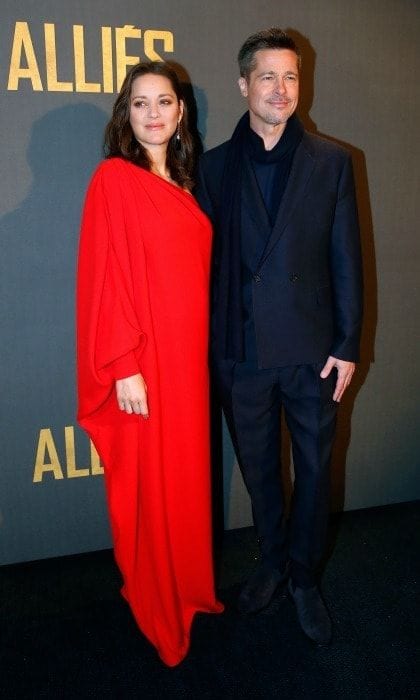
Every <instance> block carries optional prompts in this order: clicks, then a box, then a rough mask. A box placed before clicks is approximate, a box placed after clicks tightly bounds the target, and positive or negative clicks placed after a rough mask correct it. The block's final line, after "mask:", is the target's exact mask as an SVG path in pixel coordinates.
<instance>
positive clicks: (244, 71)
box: [238, 27, 302, 80]
mask: <svg viewBox="0 0 420 700" xmlns="http://www.w3.org/2000/svg"><path fill="white" fill-rule="evenodd" d="M264 49H289V50H290V51H294V52H295V54H296V56H297V59H298V68H299V69H300V65H301V60H302V59H301V55H300V51H299V49H298V47H297V46H296V44H295V42H294V41H293V39H292V37H290V36H289V35H288V34H286V32H284V31H283V30H282V29H280V28H279V27H271V28H270V29H263V30H262V31H261V32H257V33H256V34H252V36H250V37H248V39H247V40H246V41H245V42H244V43H243V44H242V46H241V48H240V49H239V53H238V63H239V72H240V74H241V76H242V77H243V78H246V79H247V80H248V78H249V76H250V74H251V73H252V71H253V70H254V68H255V66H256V63H257V62H256V59H255V54H256V52H257V51H262V50H264Z"/></svg>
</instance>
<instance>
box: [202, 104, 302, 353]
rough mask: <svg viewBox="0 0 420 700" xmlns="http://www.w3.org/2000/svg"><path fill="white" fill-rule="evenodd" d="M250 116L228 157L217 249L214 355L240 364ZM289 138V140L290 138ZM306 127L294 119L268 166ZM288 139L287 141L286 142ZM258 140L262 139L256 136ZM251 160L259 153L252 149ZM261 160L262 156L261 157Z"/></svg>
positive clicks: (240, 125)
mask: <svg viewBox="0 0 420 700" xmlns="http://www.w3.org/2000/svg"><path fill="white" fill-rule="evenodd" d="M250 131H251V129H250V125H249V112H246V113H245V114H244V115H243V116H242V117H241V119H240V120H239V122H238V124H237V126H236V129H235V131H234V132H233V134H232V138H231V140H230V142H229V148H228V152H227V156H226V162H225V168H224V172H223V182H222V197H221V208H220V214H219V235H218V237H217V239H216V247H215V257H214V260H215V276H216V278H217V290H216V304H215V309H214V341H215V352H216V356H217V357H219V358H225V359H232V360H236V361H237V362H241V361H243V359H244V338H243V320H244V319H243V308H242V260H241V258H242V255H241V192H242V171H243V167H244V153H245V151H246V150H248V149H249V148H250V145H249V142H250V133H249V132H250ZM289 135H290V137H289ZM302 135H303V127H302V125H301V123H300V121H299V120H298V118H297V117H296V116H295V115H293V116H292V117H291V118H290V119H289V120H288V122H287V126H286V129H285V130H284V133H283V135H282V137H281V139H280V141H279V143H278V144H276V146H275V147H274V148H273V149H272V150H271V151H266V152H265V153H267V155H266V156H265V154H264V155H263V156H262V157H264V158H266V160H267V161H268V162H274V161H276V160H279V159H280V158H282V157H283V155H284V154H285V153H286V152H290V148H291V147H292V145H293V149H294V150H295V149H296V146H297V145H298V143H299V141H300V139H301V138H302ZM285 137H286V138H285ZM256 138H257V139H258V138H259V137H258V136H257V135H256ZM251 149H252V157H255V155H256V153H255V150H254V145H251ZM259 155H260V157H261V153H260V154H259Z"/></svg>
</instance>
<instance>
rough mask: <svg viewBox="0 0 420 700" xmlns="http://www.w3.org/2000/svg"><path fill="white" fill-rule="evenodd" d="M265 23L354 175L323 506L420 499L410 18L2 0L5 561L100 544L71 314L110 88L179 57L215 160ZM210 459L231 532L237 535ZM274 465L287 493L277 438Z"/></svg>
mask: <svg viewBox="0 0 420 700" xmlns="http://www.w3.org/2000/svg"><path fill="white" fill-rule="evenodd" d="M111 5H114V6H113V7H111ZM272 25H278V26H282V27H284V28H287V29H290V30H291V31H292V32H294V34H295V36H296V38H297V40H298V42H299V43H300V45H301V46H302V49H303V53H304V70H303V88H302V90H303V94H302V98H301V106H300V114H301V117H302V119H303V120H304V122H305V125H306V126H307V127H308V128H309V129H311V130H312V131H317V132H318V133H321V134H324V135H326V136H328V137H330V138H334V139H335V140H338V141H340V142H341V143H344V144H346V145H347V146H348V147H349V148H351V150H352V152H353V158H354V164H355V171H356V178H357V190H358V201H359V208H360V214H361V223H362V239H363V249H364V255H365V273H366V307H367V313H366V321H365V328H364V336H363V351H362V362H361V365H360V367H359V371H358V374H357V378H356V380H355V381H354V384H353V385H352V387H351V390H350V391H349V393H348V395H347V396H346V398H345V400H344V401H343V404H342V406H341V411H340V420H339V435H338V440H337V445H336V450H335V458H334V469H333V506H334V508H336V509H339V508H343V507H344V508H346V509H350V508H361V507H366V506H372V505H379V504H386V503H392V502H398V501H404V500H411V499H414V498H418V497H419V495H420V484H419V480H418V476H417V474H418V466H419V445H418V432H419V410H418V393H419V388H420V386H419V385H420V382H419V367H418V362H416V359H417V357H416V355H417V351H418V348H419V330H418V308H419V305H418V301H419V284H418V276H419V265H418V262H419V237H418V216H417V217H416V216H415V203H416V194H417V190H418V187H417V183H418V175H417V173H418V163H419V162H420V153H419V139H418V135H417V134H418V118H419V94H418V75H419V74H420V65H419V64H420V56H419V52H418V36H419V33H420V26H419V25H420V8H419V6H418V4H417V3H414V2H412V1H410V0H380V1H379V0H377V1H375V0H373V1H372V2H369V3H365V2H364V0H354V2H352V3H351V4H348V2H347V1H346V0H313V1H312V2H310V3H308V2H305V0H295V2H294V3H292V4H291V3H283V2H278V1H277V2H274V1H272V2H268V1H266V0H262V1H261V0H260V2H258V3H255V2H253V1H252V0H228V2H226V0H213V2H212V3H207V2H197V1H196V0H174V1H173V2H171V3H168V2H166V1H165V0H153V2H152V0H144V1H143V2H140V3H139V2H135V1H134V0H121V2H119V3H115V4H111V3H106V2H104V0H90V2H88V3H86V2H84V3H83V2H81V0H75V1H74V2H73V3H70V4H69V3H65V2H64V0H61V1H60V2H56V1H54V2H53V0H37V2H33V1H31V0H26V1H24V0H14V1H13V2H12V1H11V0H3V3H2V9H1V22H0V97H1V114H0V119H1V129H0V141H1V151H0V152H1V162H0V188H1V192H2V196H1V212H0V213H1V219H0V236H1V257H0V265H1V277H0V285H1V295H0V304H1V333H2V336H1V337H2V361H1V368H0V372H1V405H2V414H1V423H0V430H1V438H0V440H1V443H0V444H1V447H0V449H1V454H0V563H2V564H6V563H12V562H18V561H24V560H31V559H37V558H42V557H49V556H58V555H63V554H70V553H74V552H83V551H89V550H94V549H100V548H104V547H108V546H110V537H109V529H108V524H107V516H106V506H105V499H104V491H103V477H102V475H101V467H100V465H99V462H98V459H97V455H96V453H95V451H94V449H93V448H92V447H91V446H90V444H89V441H88V439H87V438H86V436H85V435H84V434H83V433H82V431H81V430H80V429H79V428H77V427H76V424H75V383H74V369H75V368H74V331H73V326H74V311H73V309H74V275H75V259H76V249H77V238H78V227H79V219H80V210H81V206H82V202H83V196H84V191H85V188H86V185H87V182H88V180H89V177H90V174H91V172H92V170H93V168H94V167H95V165H96V163H97V162H98V161H99V159H100V158H101V140H102V133H103V129H104V126H105V124H106V121H107V119H108V116H109V114H110V111H111V107H112V104H113V101H114V99H115V95H116V91H117V85H118V84H119V83H120V82H121V80H122V79H123V77H124V75H125V72H126V70H127V67H129V66H130V65H131V64H132V63H135V62H137V61H138V60H139V59H140V60H143V59H145V58H151V59H157V58H159V57H161V58H165V59H170V60H173V61H176V62H177V63H178V64H180V66H181V67H183V71H184V78H185V79H186V80H187V79H188V80H189V81H190V82H191V84H192V86H193V94H194V97H195V101H196V105H197V114H198V128H199V130H200V132H201V135H202V138H203V141H204V145H205V147H206V148H208V147H212V146H214V145H216V144H218V143H220V142H221V141H223V140H225V139H227V138H228V137H229V136H230V134H231V132H232V130H233V128H234V125H235V123H236V121H237V120H238V118H239V116H240V115H241V114H242V112H243V111H244V109H245V105H244V103H243V102H242V99H241V97H240V95H239V91H238V89H237V85H236V80H237V67H236V58H235V57H236V54H237V50H238V48H239V46H240V45H241V43H242V42H243V40H244V39H245V38H246V37H247V36H248V35H249V34H251V33H253V32H254V31H256V30H258V29H261V28H265V27H268V26H272ZM374 348H375V351H374ZM223 444H224V446H223V464H224V470H223V481H224V511H225V526H226V527H239V526H243V525H248V524H250V522H251V513H250V507H249V501H248V498H247V495H246V493H245V490H244V487H243V485H242V482H241V478H240V475H239V473H238V468H237V465H236V464H235V460H234V457H233V452H232V447H231V444H230V442H229V440H228V438H227V437H226V435H225V439H224V443H223ZM283 456H284V469H285V476H286V478H287V480H288V481H289V483H290V475H289V472H290V460H289V445H288V442H287V439H286V440H285V445H284V448H283Z"/></svg>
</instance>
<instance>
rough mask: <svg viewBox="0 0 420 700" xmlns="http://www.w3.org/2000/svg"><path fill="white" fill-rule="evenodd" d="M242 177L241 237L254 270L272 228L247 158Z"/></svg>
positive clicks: (247, 257)
mask: <svg viewBox="0 0 420 700" xmlns="http://www.w3.org/2000/svg"><path fill="white" fill-rule="evenodd" d="M242 177H243V186H242V214H241V217H242V229H241V237H242V244H243V246H244V248H243V252H244V251H245V250H246V256H245V257H246V259H247V262H248V265H249V266H250V269H254V267H255V265H256V263H257V262H258V260H259V259H260V257H261V254H262V252H263V250H264V249H265V246H266V245H267V241H268V239H269V238H270V235H271V231H272V226H271V223H270V219H269V216H268V212H267V209H266V206H265V203H264V199H263V196H262V194H261V190H260V188H259V185H258V181H257V178H256V176H255V172H254V168H253V167H252V164H251V161H250V159H249V157H248V156H246V157H245V158H244V168H243V171H242Z"/></svg>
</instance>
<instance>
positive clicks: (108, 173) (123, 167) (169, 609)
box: [77, 63, 223, 666]
mask: <svg viewBox="0 0 420 700" xmlns="http://www.w3.org/2000/svg"><path fill="white" fill-rule="evenodd" d="M105 145H106V148H107V153H108V158H107V159H106V160H105V161H104V162H102V163H101V164H100V165H99V167H98V169H97V170H96V172H95V174H94V176H93V178H92V181H91V184H90V187H89V190H88V193H87V198H86V203H85V209H84V215H83V222H82V233H81V241H80V251H79V270H78V302H77V306H78V384H79V411H78V419H79V422H80V423H81V425H82V426H83V427H84V428H85V429H86V430H87V432H88V433H89V435H90V436H91V438H92V440H93V442H94V444H95V446H96V448H97V450H98V452H99V454H100V456H101V458H102V461H103V464H104V469H105V482H106V489H107V498H108V505H109V512H110V519H111V526H112V534H113V540H114V549H115V557H116V560H117V563H118V565H119V567H120V570H121V572H122V575H123V580H124V585H123V588H122V594H123V596H124V597H125V599H126V600H127V601H128V603H129V605H130V607H131V609H132V611H133V614H134V616H135V619H136V621H137V623H138V625H139V627H140V628H141V630H142V631H143V633H144V634H145V635H146V637H147V638H148V639H149V640H150V641H151V642H152V644H154V645H155V647H156V648H157V650H158V653H159V655H160V657H161V658H162V660H163V661H164V662H165V663H166V664H168V665H169V666H174V665H176V664H178V663H179V662H180V661H181V660H182V659H183V658H184V656H185V655H186V653H187V651H188V647H189V639H190V628H191V622H192V618H193V616H194V614H195V613H196V612H197V611H204V612H220V611H221V610H222V609H223V608H222V605H221V604H220V603H218V602H217V600H216V598H215V594H214V584H213V571H212V551H211V519H210V465H209V432H208V431H209V415H208V410H209V409H208V372H207V341H208V283H209V259H210V244H211V229H210V224H209V222H208V220H207V218H206V217H205V215H204V214H203V213H202V212H201V210H200V209H199V208H198V206H197V205H196V203H195V200H194V199H193V197H192V195H191V194H190V192H189V190H190V188H191V164H192V142H191V137H190V135H189V133H188V128H187V114H186V107H185V104H184V101H183V99H182V96H181V87H180V84H179V82H178V79H177V76H176V75H175V73H174V72H173V71H172V70H171V68H170V67H169V66H167V65H166V64H164V63H147V64H146V63H142V64H138V65H136V66H134V67H133V68H132V69H131V70H130V72H129V73H128V74H127V77H126V79H125V81H124V84H123V86H122V88H121V92H120V94H119V96H118V98H117V100H116V103H115V106H114V111H113V115H112V118H111V121H110V122H109V124H108V127H107V130H106V138H105Z"/></svg>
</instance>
